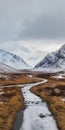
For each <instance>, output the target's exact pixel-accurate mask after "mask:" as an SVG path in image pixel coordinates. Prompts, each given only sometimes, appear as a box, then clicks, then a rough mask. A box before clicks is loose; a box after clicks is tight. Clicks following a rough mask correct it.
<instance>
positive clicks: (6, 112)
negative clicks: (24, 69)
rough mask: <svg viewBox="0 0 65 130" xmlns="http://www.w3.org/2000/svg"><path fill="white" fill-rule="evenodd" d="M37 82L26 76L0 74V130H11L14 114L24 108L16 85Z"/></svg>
mask: <svg viewBox="0 0 65 130" xmlns="http://www.w3.org/2000/svg"><path fill="white" fill-rule="evenodd" d="M37 81H40V80H39V79H35V78H30V75H28V76H27V75H26V74H0V130H12V129H13V125H14V122H15V120H16V114H17V113H18V112H19V111H20V110H23V108H24V107H25V104H24V98H23V95H22V92H21V87H19V86H18V84H26V83H33V82H37ZM14 129H15V128H14Z"/></svg>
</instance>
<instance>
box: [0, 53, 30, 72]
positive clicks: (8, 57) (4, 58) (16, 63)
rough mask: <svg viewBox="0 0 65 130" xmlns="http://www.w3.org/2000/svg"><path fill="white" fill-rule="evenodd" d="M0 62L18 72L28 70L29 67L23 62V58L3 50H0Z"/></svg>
mask: <svg viewBox="0 0 65 130" xmlns="http://www.w3.org/2000/svg"><path fill="white" fill-rule="evenodd" d="M0 62H2V63H4V64H6V65H8V66H11V67H13V68H15V69H18V70H20V69H30V66H29V65H28V64H27V63H26V62H25V61H24V59H23V58H21V57H20V56H17V55H16V54H13V53H10V52H7V51H4V50H0Z"/></svg>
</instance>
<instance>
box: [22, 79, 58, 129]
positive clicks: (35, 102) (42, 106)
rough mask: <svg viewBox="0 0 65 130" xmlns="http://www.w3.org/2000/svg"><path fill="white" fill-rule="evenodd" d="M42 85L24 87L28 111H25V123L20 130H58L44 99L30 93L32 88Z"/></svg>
mask: <svg viewBox="0 0 65 130" xmlns="http://www.w3.org/2000/svg"><path fill="white" fill-rule="evenodd" d="M45 82H47V80H44V81H43V82H41V83H34V84H26V85H23V89H22V92H23V96H24V100H25V104H26V109H25V110H24V111H23V123H22V125H21V128H20V130H58V128H57V125H56V122H55V120H54V118H53V116H52V114H51V112H50V111H49V109H48V106H47V104H46V103H45V102H42V99H41V98H39V97H38V96H36V95H35V94H33V93H31V92H30V88H31V87H33V86H34V85H38V84H42V83H45Z"/></svg>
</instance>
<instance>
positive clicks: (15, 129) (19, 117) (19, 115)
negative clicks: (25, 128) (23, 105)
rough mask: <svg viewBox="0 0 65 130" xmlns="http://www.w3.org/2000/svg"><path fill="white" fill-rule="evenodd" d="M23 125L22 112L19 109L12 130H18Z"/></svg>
mask: <svg viewBox="0 0 65 130" xmlns="http://www.w3.org/2000/svg"><path fill="white" fill-rule="evenodd" d="M22 123H23V110H22V109H21V110H20V111H19V112H17V114H16V119H15V122H14V125H13V128H12V130H19V129H20V127H21V125H22Z"/></svg>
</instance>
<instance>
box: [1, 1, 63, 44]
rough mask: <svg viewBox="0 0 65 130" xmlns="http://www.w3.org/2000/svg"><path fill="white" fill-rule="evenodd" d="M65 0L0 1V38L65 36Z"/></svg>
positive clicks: (4, 39) (17, 38) (8, 39)
mask: <svg viewBox="0 0 65 130" xmlns="http://www.w3.org/2000/svg"><path fill="white" fill-rule="evenodd" d="M64 23H65V0H62V1H61V0H0V41H2V42H3V41H11V40H19V39H21V40H22V39H44V38H46V39H48V38H50V39H57V38H58V39H59V38H64V35H65V24H64Z"/></svg>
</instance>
